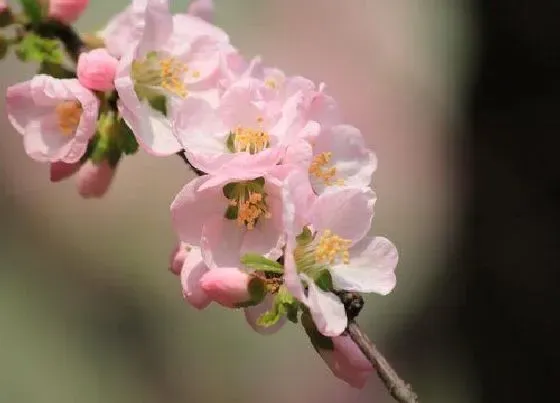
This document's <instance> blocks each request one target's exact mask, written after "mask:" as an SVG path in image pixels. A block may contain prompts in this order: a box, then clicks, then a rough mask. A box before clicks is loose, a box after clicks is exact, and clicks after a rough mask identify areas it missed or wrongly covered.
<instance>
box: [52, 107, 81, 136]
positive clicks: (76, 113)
mask: <svg viewBox="0 0 560 403" xmlns="http://www.w3.org/2000/svg"><path fill="white" fill-rule="evenodd" d="M55 113H56V119H57V123H58V128H59V129H60V131H61V132H62V134H63V135H65V136H71V135H73V134H74V133H75V132H76V129H77V128H78V125H79V124H80V118H81V117H82V105H81V104H80V103H79V102H77V101H64V102H62V103H60V104H58V105H57V106H56V108H55Z"/></svg>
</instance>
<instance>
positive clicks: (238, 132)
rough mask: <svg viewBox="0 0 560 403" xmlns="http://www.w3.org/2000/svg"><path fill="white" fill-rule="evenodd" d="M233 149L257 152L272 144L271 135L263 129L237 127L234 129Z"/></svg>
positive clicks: (235, 150)
mask: <svg viewBox="0 0 560 403" xmlns="http://www.w3.org/2000/svg"><path fill="white" fill-rule="evenodd" d="M232 134H233V151H234V152H248V153H249V154H257V153H260V152H261V151H263V150H264V149H265V148H267V147H268V146H269V144H270V136H269V135H268V133H267V132H265V131H264V130H261V129H256V130H255V129H249V128H244V127H237V128H236V129H235V130H233V131H232Z"/></svg>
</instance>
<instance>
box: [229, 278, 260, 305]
mask: <svg viewBox="0 0 560 403" xmlns="http://www.w3.org/2000/svg"><path fill="white" fill-rule="evenodd" d="M248 290H249V295H250V296H251V299H249V301H246V302H241V303H238V304H235V307H236V308H247V307H250V306H255V305H258V304H260V303H261V302H262V301H263V300H264V297H266V284H265V282H264V281H263V280H262V279H260V278H258V277H252V278H251V280H249V285H248Z"/></svg>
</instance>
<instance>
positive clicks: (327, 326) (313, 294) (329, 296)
mask: <svg viewBox="0 0 560 403" xmlns="http://www.w3.org/2000/svg"><path fill="white" fill-rule="evenodd" d="M302 277H304V278H305V279H306V281H307V287H308V291H307V306H308V307H309V311H310V312H311V317H312V318H313V322H315V326H317V330H319V332H321V333H322V334H323V335H325V336H330V337H334V336H338V335H340V334H342V332H344V330H345V329H346V326H347V325H348V318H347V317H346V310H345V309H344V305H343V304H342V302H341V301H340V299H339V298H338V297H337V296H336V295H334V294H333V293H330V292H326V291H323V290H322V289H320V288H319V287H317V285H315V283H314V282H313V280H311V279H309V278H308V277H307V276H305V275H302Z"/></svg>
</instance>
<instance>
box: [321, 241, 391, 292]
mask: <svg viewBox="0 0 560 403" xmlns="http://www.w3.org/2000/svg"><path fill="white" fill-rule="evenodd" d="M398 261H399V255H398V252H397V248H396V247H395V245H393V243H392V242H391V241H389V240H388V239H387V238H384V237H375V238H371V237H366V238H364V239H362V240H361V241H360V242H358V243H357V244H356V245H354V246H353V247H352V248H351V249H350V263H349V264H348V265H345V264H337V265H334V266H333V267H332V268H331V275H332V279H333V285H334V287H335V288H337V289H341V290H348V291H356V292H364V293H366V292H375V293H377V294H381V295H387V294H389V293H390V292H391V291H392V290H393V288H395V285H396V283H397V279H396V276H395V268H396V267H397V263H398Z"/></svg>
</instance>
